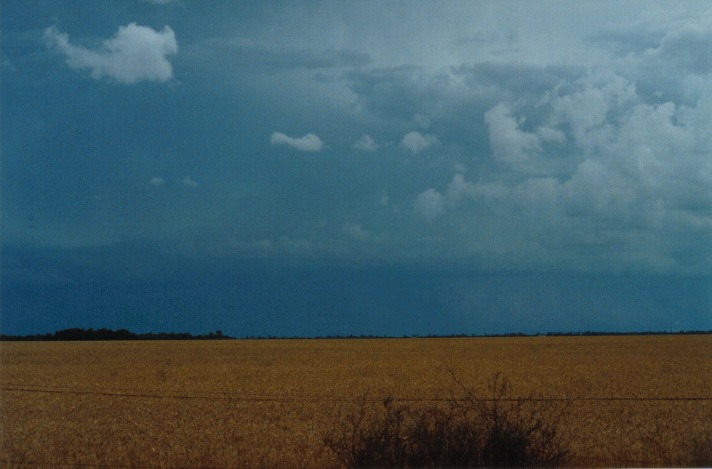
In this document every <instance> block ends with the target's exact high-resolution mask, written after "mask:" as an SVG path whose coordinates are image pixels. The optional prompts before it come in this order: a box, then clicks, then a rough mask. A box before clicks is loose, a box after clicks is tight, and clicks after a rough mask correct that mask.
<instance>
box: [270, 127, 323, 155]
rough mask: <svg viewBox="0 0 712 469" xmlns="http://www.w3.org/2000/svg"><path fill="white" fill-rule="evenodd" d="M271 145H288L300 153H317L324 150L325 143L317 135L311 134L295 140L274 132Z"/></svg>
mask: <svg viewBox="0 0 712 469" xmlns="http://www.w3.org/2000/svg"><path fill="white" fill-rule="evenodd" d="M270 143H271V144H272V145H287V146H290V147H292V148H296V149H297V150H299V151H314V152H315V151H321V150H322V149H323V148H324V142H322V140H321V139H320V138H319V137H318V136H317V135H315V134H311V133H309V134H306V135H305V136H303V137H300V138H293V137H290V136H288V135H285V134H283V133H282V132H272V136H271V137H270Z"/></svg>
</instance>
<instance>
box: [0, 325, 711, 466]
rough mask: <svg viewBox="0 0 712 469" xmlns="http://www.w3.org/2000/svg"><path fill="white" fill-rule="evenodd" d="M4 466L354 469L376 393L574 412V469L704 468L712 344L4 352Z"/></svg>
mask: <svg viewBox="0 0 712 469" xmlns="http://www.w3.org/2000/svg"><path fill="white" fill-rule="evenodd" d="M0 353H1V362H0V364H1V368H0V384H1V387H2V394H1V395H0V397H1V399H0V405H1V408H0V412H1V415H2V421H1V430H0V431H1V432H2V433H1V434H0V439H1V441H2V443H1V447H0V465H3V466H9V467H65V466H68V467H72V466H81V467H101V466H104V467H106V466H108V467H138V466H141V467H314V468H320V467H339V464H340V463H339V460H338V459H337V458H336V457H335V455H334V454H332V453H331V452H330V451H329V450H328V449H326V447H325V446H324V444H323V438H324V436H325V434H326V432H328V431H330V429H331V431H333V429H334V428H338V425H339V418H340V416H341V415H343V413H344V411H345V410H348V408H349V407H350V406H354V405H356V404H355V403H356V402H357V401H358V400H359V399H363V397H364V396H366V395H367V396H370V397H373V398H378V399H380V398H383V397H386V396H391V397H393V398H394V399H396V400H398V399H414V400H417V399H429V398H437V397H442V396H447V395H448V393H449V392H450V391H452V389H453V386H454V379H453V376H455V377H457V379H458V380H459V381H461V382H462V383H464V384H466V385H467V386H468V387H472V389H474V390H476V391H477V390H482V392H487V386H488V383H490V382H491V380H492V376H493V375H494V374H495V373H502V375H503V376H506V377H507V378H508V380H509V382H510V383H511V391H510V392H511V395H512V396H536V397H542V398H566V399H570V406H569V408H568V411H567V413H566V414H565V415H564V418H563V420H562V421H561V422H560V427H561V431H562V432H565V433H566V434H568V435H570V439H571V451H572V455H571V458H570V460H569V463H570V464H571V465H577V466H654V465H664V466H667V465H677V464H682V465H685V464H689V459H686V458H688V457H689V452H690V451H691V448H692V446H693V443H694V442H695V441H698V442H699V441H700V439H702V440H704V439H706V441H708V442H709V441H710V440H711V439H712V399H710V398H712V335H679V336H677V335H666V336H614V337H526V338H447V339H357V340H337V339H333V340H330V339H324V340H321V339H318V340H317V339H314V340H225V341H185V342H164V341H127V342H35V343H31V342H25V343H20V342H4V343H2V344H0Z"/></svg>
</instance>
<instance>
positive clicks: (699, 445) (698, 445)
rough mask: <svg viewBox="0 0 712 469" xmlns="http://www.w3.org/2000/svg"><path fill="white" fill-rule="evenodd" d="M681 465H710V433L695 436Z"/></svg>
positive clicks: (711, 462) (711, 454)
mask: <svg viewBox="0 0 712 469" xmlns="http://www.w3.org/2000/svg"><path fill="white" fill-rule="evenodd" d="M686 456H687V458H686V459H685V460H683V461H682V465H684V466H689V467H712V434H709V435H706V436H705V437H697V438H695V439H694V440H693V441H692V443H691V445H690V449H689V451H688V452H687V455H686Z"/></svg>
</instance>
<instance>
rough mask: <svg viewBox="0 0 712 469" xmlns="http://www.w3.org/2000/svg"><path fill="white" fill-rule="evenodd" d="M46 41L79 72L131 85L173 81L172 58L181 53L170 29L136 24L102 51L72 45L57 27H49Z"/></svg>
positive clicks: (124, 28)
mask: <svg viewBox="0 0 712 469" xmlns="http://www.w3.org/2000/svg"><path fill="white" fill-rule="evenodd" d="M44 38H45V41H46V42H47V45H48V46H49V47H52V48H54V49H56V50H58V51H59V52H60V53H62V55H64V57H65V58H66V61H67V65H69V66H70V67H71V68H73V69H76V70H82V69H88V70H89V73H90V75H91V77H92V78H95V79H97V80H100V79H109V80H113V81H116V82H118V83H122V84H125V85H131V84H134V83H138V82H141V81H155V82H166V81H168V80H170V79H171V78H173V67H172V66H171V62H170V61H169V60H168V57H169V56H171V55H174V54H176V53H178V43H177V42H176V36H175V33H174V32H173V30H172V29H171V28H170V27H169V26H165V27H164V28H163V30H162V31H156V30H153V29H152V28H149V27H147V26H140V25H137V24H136V23H130V24H128V25H126V26H121V27H119V30H118V31H117V32H116V35H115V36H114V37H112V38H111V39H107V40H105V41H104V42H103V43H102V48H101V50H99V51H94V50H90V49H86V48H84V47H81V46H75V45H73V44H71V43H70V42H69V35H68V34H66V33H63V32H60V31H59V30H58V29H57V28H56V27H51V28H47V29H46V30H45V32H44Z"/></svg>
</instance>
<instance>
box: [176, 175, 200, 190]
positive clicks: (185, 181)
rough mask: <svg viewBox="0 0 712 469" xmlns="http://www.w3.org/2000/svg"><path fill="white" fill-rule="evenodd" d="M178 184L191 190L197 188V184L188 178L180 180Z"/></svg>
mask: <svg viewBox="0 0 712 469" xmlns="http://www.w3.org/2000/svg"><path fill="white" fill-rule="evenodd" d="M180 182H181V184H183V185H184V186H186V187H190V188H191V189H195V188H196V187H198V183H197V182H195V181H193V180H192V179H191V178H190V177H189V176H186V177H184V178H183V179H181V180H180Z"/></svg>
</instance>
